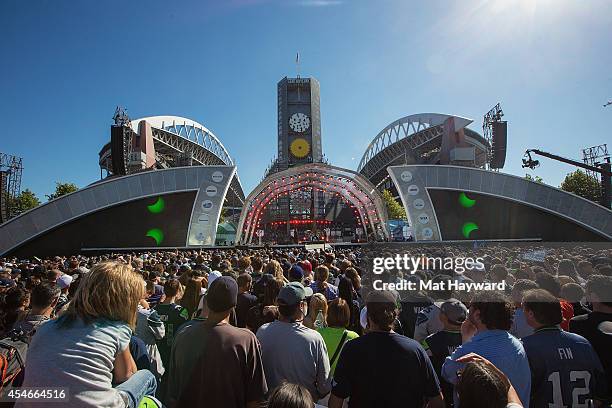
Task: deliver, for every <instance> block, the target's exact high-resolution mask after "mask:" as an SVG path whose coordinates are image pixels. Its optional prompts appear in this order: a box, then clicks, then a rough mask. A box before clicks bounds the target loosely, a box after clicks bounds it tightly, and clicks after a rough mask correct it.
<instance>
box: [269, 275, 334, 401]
mask: <svg viewBox="0 0 612 408" xmlns="http://www.w3.org/2000/svg"><path fill="white" fill-rule="evenodd" d="M309 295H312V290H311V289H310V288H304V287H303V286H302V284H300V283H299V282H291V283H289V284H288V285H286V286H284V287H283V288H282V289H281V290H280V292H279V294H278V298H277V302H278V310H279V313H280V319H279V320H276V321H274V322H272V323H267V324H264V325H263V326H261V327H260V328H259V330H258V331H257V338H258V339H259V342H260V343H261V351H262V356H263V365H264V371H265V373H266V382H267V384H268V388H269V389H274V387H277V386H278V385H280V384H281V383H282V382H283V381H287V382H290V383H295V384H301V385H303V386H304V387H306V388H308V390H309V391H310V394H311V395H312V397H313V399H314V400H315V401H317V400H319V399H320V398H323V397H324V396H325V395H327V394H328V393H329V392H330V391H331V375H330V368H329V357H328V356H327V347H326V346H325V342H324V341H323V337H321V335H320V334H319V333H317V332H316V331H315V330H312V329H309V328H308V327H306V326H304V325H303V324H302V319H303V318H304V315H305V313H304V312H305V308H306V301H305V298H306V297H307V296H309Z"/></svg>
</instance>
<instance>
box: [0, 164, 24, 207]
mask: <svg viewBox="0 0 612 408" xmlns="http://www.w3.org/2000/svg"><path fill="white" fill-rule="evenodd" d="M0 171H3V172H6V175H7V177H6V186H5V188H6V191H0V194H6V197H7V198H9V200H7V201H8V203H13V201H14V199H15V198H16V197H17V196H18V195H19V194H21V173H22V171H23V159H22V158H21V157H17V156H12V155H10V154H6V153H0ZM7 210H8V217H9V218H11V217H12V216H13V215H14V208H12V207H9V208H7Z"/></svg>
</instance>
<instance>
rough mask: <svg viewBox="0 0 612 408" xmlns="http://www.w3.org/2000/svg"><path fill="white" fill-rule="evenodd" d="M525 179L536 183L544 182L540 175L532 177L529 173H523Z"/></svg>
mask: <svg viewBox="0 0 612 408" xmlns="http://www.w3.org/2000/svg"><path fill="white" fill-rule="evenodd" d="M525 179H527V180H530V181H535V182H536V183H541V184H544V179H542V177H540V176H535V177H534V176H532V175H531V174H525Z"/></svg>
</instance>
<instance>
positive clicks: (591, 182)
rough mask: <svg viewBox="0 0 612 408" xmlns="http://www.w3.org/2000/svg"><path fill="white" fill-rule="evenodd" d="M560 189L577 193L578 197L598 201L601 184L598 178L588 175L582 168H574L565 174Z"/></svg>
mask: <svg viewBox="0 0 612 408" xmlns="http://www.w3.org/2000/svg"><path fill="white" fill-rule="evenodd" d="M561 190H564V191H568V192H570V193H574V194H576V195H579V196H580V197H583V198H586V199H588V200H591V201H594V202H596V203H599V201H600V199H601V184H600V183H599V180H597V179H596V178H594V177H591V176H589V175H588V174H586V173H585V172H584V171H582V170H576V171H575V172H573V173H569V174H568V175H567V176H565V180H563V183H561Z"/></svg>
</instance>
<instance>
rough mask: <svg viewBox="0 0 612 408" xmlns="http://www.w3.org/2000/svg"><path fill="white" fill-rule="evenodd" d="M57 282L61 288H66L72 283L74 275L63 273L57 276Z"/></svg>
mask: <svg viewBox="0 0 612 408" xmlns="http://www.w3.org/2000/svg"><path fill="white" fill-rule="evenodd" d="M55 283H56V284H57V286H59V288H60V289H66V288H67V287H69V286H70V284H71V283H72V276H70V275H62V276H60V277H59V278H57V281H56V282H55Z"/></svg>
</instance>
